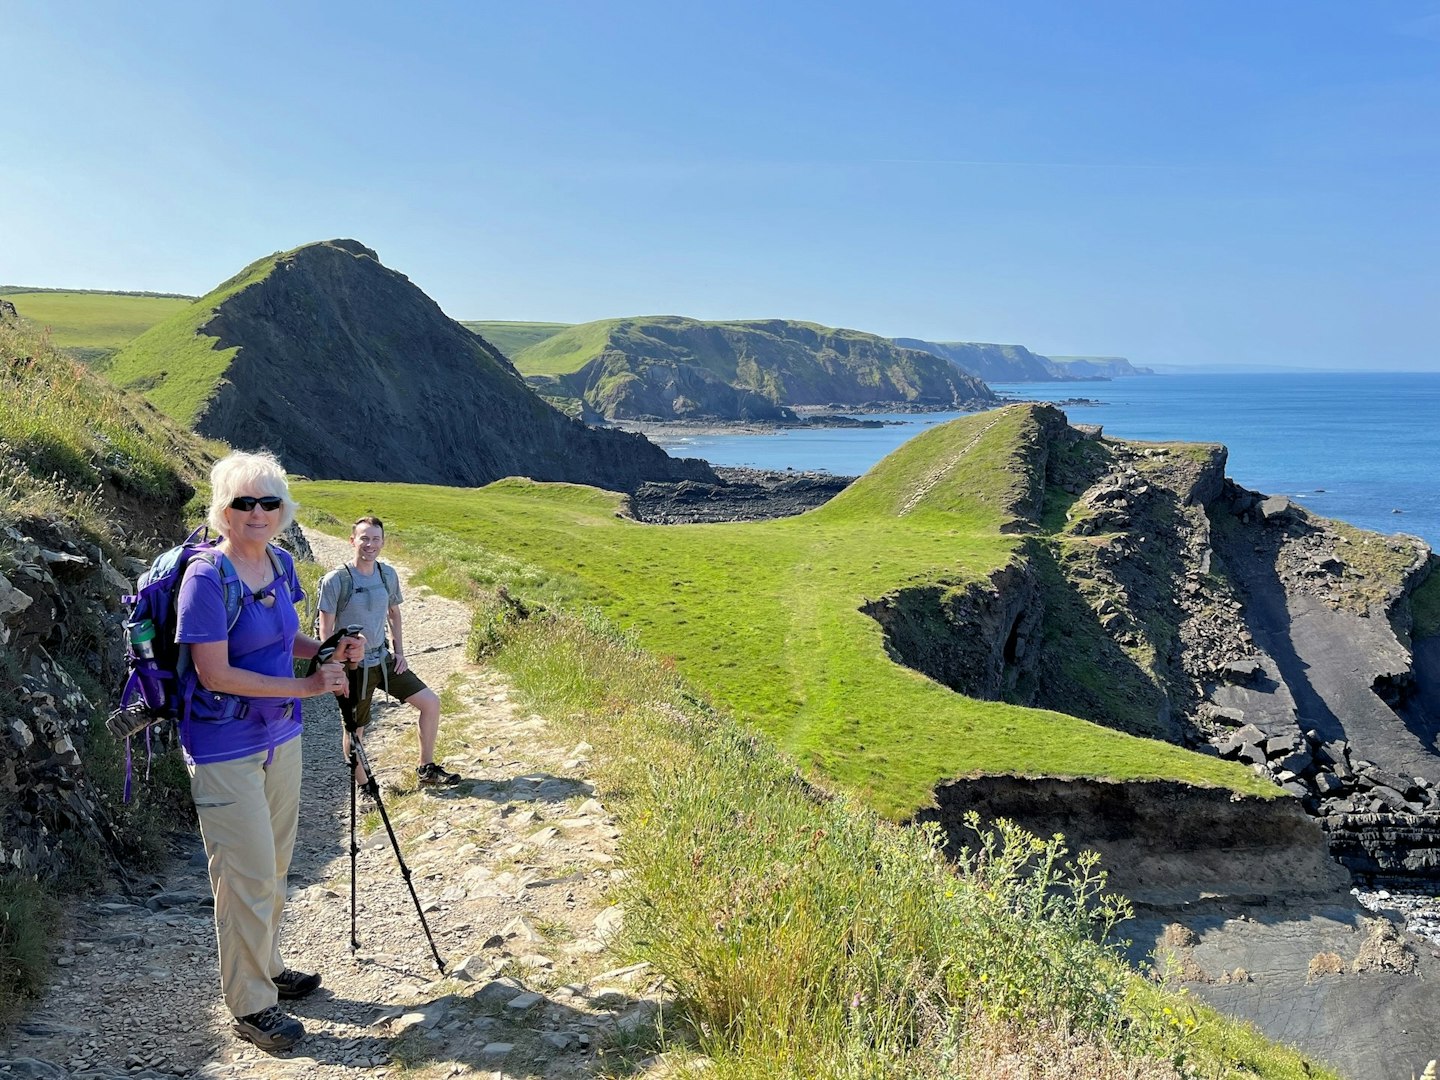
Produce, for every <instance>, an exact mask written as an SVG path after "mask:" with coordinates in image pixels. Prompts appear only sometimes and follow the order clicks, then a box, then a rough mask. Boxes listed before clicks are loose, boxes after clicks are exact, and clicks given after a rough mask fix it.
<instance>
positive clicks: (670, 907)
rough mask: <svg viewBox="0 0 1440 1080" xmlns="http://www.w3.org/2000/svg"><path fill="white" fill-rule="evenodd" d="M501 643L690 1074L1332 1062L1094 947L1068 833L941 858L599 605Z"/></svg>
mask: <svg viewBox="0 0 1440 1080" xmlns="http://www.w3.org/2000/svg"><path fill="white" fill-rule="evenodd" d="M482 619H486V620H488V616H485V615H483V614H482V615H481V616H479V617H477V623H478V622H480V621H481V620H482ZM481 636H483V638H484V639H485V640H490V641H492V642H493V638H494V629H493V626H489V625H487V628H486V630H485V633H484V634H483V635H481ZM501 636H502V637H503V641H502V642H501V644H500V646H499V648H498V649H495V650H493V657H494V662H495V663H496V664H497V666H498V667H500V668H501V669H502V670H503V671H505V673H506V674H507V675H508V676H509V678H510V679H511V680H512V682H513V684H514V686H515V688H516V690H517V692H518V693H519V694H520V695H521V696H522V697H523V698H524V699H525V700H526V702H527V705H528V706H529V707H532V708H535V709H538V710H539V711H541V712H543V713H545V714H546V715H548V716H549V717H551V720H552V723H561V724H565V725H569V726H570V727H571V728H572V730H571V731H570V732H569V733H568V734H571V735H574V736H576V737H583V738H584V739H585V740H586V741H588V742H589V743H591V745H592V746H594V747H595V748H596V751H595V757H594V762H595V764H596V765H597V767H598V769H599V774H598V775H599V779H600V781H601V783H602V786H603V788H604V789H605V791H606V797H607V801H608V805H609V806H610V809H611V810H612V812H613V813H615V814H616V816H617V818H618V820H619V821H620V824H621V826H622V829H623V832H624V840H623V842H622V845H623V846H622V855H623V858H624V861H625V866H626V868H627V870H628V877H627V878H626V880H625V882H624V883H623V885H622V886H621V889H622V895H621V896H620V899H621V901H622V902H623V903H624V904H625V907H626V913H627V914H626V930H625V939H626V942H627V948H628V950H629V952H630V954H631V957H632V958H633V959H637V960H638V959H644V960H648V961H650V962H651V963H653V964H655V965H656V967H657V968H658V970H660V971H661V972H663V973H664V975H665V976H666V978H667V979H669V980H670V981H671V983H672V984H673V985H674V987H675V988H676V990H677V992H678V995H679V998H680V1000H681V1001H682V1002H683V1005H684V1009H683V1023H684V1025H685V1027H686V1029H687V1030H686V1034H687V1035H688V1036H690V1037H692V1038H693V1039H695V1040H696V1041H698V1044H699V1046H700V1047H701V1048H702V1049H703V1051H704V1052H705V1054H706V1055H707V1056H708V1057H709V1059H710V1068H709V1070H708V1071H707V1075H711V1076H715V1077H723V1078H727V1080H728V1078H732V1077H747V1078H748V1077H762V1076H763V1077H802V1076H803V1077H916V1078H927V1077H940V1076H973V1077H980V1076H985V1077H998V1076H1006V1075H1015V1076H1019V1075H1026V1076H1037V1075H1044V1076H1061V1075H1064V1076H1067V1077H1077V1076H1078V1077H1094V1078H1097V1080H1100V1078H1119V1077H1122V1076H1127V1077H1215V1078H1229V1077H1235V1078H1239V1077H1272V1078H1276V1080H1280V1078H1285V1080H1288V1078H1291V1077H1294V1078H1297V1080H1298V1078H1300V1077H1317V1076H1330V1075H1333V1074H1329V1073H1326V1072H1325V1071H1324V1070H1323V1069H1321V1068H1319V1067H1317V1066H1315V1065H1314V1064H1313V1063H1310V1062H1306V1061H1304V1060H1303V1059H1302V1058H1301V1057H1300V1055H1298V1054H1296V1053H1294V1052H1293V1051H1290V1050H1287V1049H1284V1048H1280V1047H1276V1046H1273V1045H1271V1044H1269V1043H1267V1042H1266V1041H1265V1040H1264V1039H1262V1038H1260V1037H1258V1036H1257V1035H1256V1034H1255V1033H1254V1032H1253V1030H1252V1029H1249V1028H1247V1027H1245V1026H1243V1025H1240V1024H1237V1023H1235V1022H1233V1021H1230V1020H1227V1019H1225V1018H1223V1017H1220V1016H1219V1015H1217V1014H1215V1013H1214V1012H1212V1011H1210V1010H1207V1009H1204V1008H1197V1007H1195V1006H1193V1005H1192V1004H1191V1003H1189V1002H1188V1000H1187V999H1186V998H1185V997H1184V996H1183V995H1179V994H1175V993H1172V992H1170V991H1167V990H1165V989H1164V988H1162V987H1158V986H1155V985H1154V984H1152V983H1149V982H1147V981H1145V980H1144V979H1142V978H1141V977H1139V976H1138V975H1136V974H1134V973H1133V972H1131V971H1129V970H1127V969H1126V968H1125V966H1124V965H1123V963H1122V962H1121V961H1120V960H1119V958H1118V955H1117V954H1116V952H1115V951H1114V950H1113V949H1112V948H1111V947H1110V946H1107V945H1106V944H1104V943H1103V942H1104V941H1105V940H1106V939H1107V936H1108V934H1109V931H1110V929H1111V928H1112V927H1113V925H1114V924H1115V922H1116V921H1117V920H1119V919H1120V918H1122V917H1123V916H1124V915H1125V906H1124V904H1123V902H1121V901H1118V900H1115V899H1113V898H1110V897H1108V896H1106V895H1105V893H1104V891H1103V884H1104V882H1103V878H1102V877H1101V876H1100V875H1098V874H1097V872H1096V869H1095V866H1094V862H1093V859H1092V858H1091V857H1089V856H1079V857H1071V856H1070V855H1069V853H1068V852H1066V850H1065V848H1064V845H1063V840H1062V839H1061V838H1058V837H1056V838H1052V839H1050V840H1040V839H1038V838H1035V837H1032V836H1029V835H1028V834H1026V833H1024V832H1023V831H1021V830H1019V829H1016V828H1013V827H1011V826H1001V827H999V828H998V829H997V830H994V831H984V830H980V829H978V828H977V829H976V833H975V842H974V844H973V845H972V846H971V848H970V849H969V850H968V851H967V852H966V853H965V854H964V855H963V856H962V858H961V860H960V865H959V866H958V867H956V866H951V865H950V864H948V863H946V862H945V861H944V860H943V859H942V858H941V856H940V855H939V849H938V838H937V836H936V835H935V833H933V832H931V831H928V830H924V829H902V828H899V827H896V826H894V825H891V824H889V823H887V822H885V821H884V820H882V819H881V818H880V817H879V816H877V815H876V814H875V813H873V812H872V811H869V810H867V809H865V808H864V807H861V806H859V805H857V804H856V803H855V802H853V801H852V800H850V799H848V798H846V797H837V796H832V795H829V794H826V793H823V792H820V791H818V790H816V789H815V788H813V787H812V786H810V785H809V784H807V783H806V782H805V781H804V780H803V779H802V778H801V777H800V776H799V775H798V774H797V773H796V771H795V769H794V766H793V764H791V763H790V762H789V761H788V760H787V759H786V758H785V757H784V756H783V755H781V754H780V753H778V752H777V751H776V750H774V749H773V748H772V747H771V746H770V745H769V744H768V743H766V742H764V741H762V740H758V739H756V738H754V737H752V736H749V735H747V734H746V733H744V732H742V731H741V730H740V729H738V728H737V727H736V726H735V725H734V724H733V723H731V722H730V721H728V720H727V719H725V718H723V717H721V716H718V715H716V714H714V713H713V712H711V711H709V710H708V709H707V708H705V707H704V706H703V705H702V704H701V703H700V701H699V700H698V699H697V698H696V696H695V695H694V694H693V692H692V691H691V690H690V689H688V688H687V686H686V684H685V683H684V681H683V680H682V679H681V678H680V677H679V676H678V675H677V674H676V672H675V671H674V669H673V666H671V665H669V664H667V663H666V662H665V661H664V660H662V659H658V658H656V657H654V656H652V655H651V654H649V653H647V652H646V651H644V650H643V649H641V648H639V647H637V645H636V644H635V643H634V641H633V640H631V639H630V638H628V637H626V636H624V635H622V634H619V633H617V632H615V631H614V630H613V629H611V628H610V626H609V624H608V623H606V622H605V620H604V619H603V618H602V617H600V616H599V615H598V613H592V614H590V615H589V616H587V617H584V618H578V617H574V616H568V615H558V616H546V617H539V618H530V619H524V620H520V621H512V622H510V623H509V624H508V625H507V626H506V628H505V630H504V631H503V634H502V635H501ZM1047 1047H1048V1049H1046V1048H1047ZM1052 1054H1053V1056H1054V1060H1053V1061H1052V1062H1050V1063H1049V1064H1047V1063H1046V1062H1045V1060H1044V1059H1043V1056H1044V1055H1052ZM1037 1055H1038V1056H1037ZM1017 1057H1018V1058H1019V1059H1020V1061H1022V1062H1025V1061H1028V1062H1032V1063H1034V1064H1037V1065H1039V1066H1041V1068H1042V1071H1040V1072H1036V1071H1035V1070H1034V1068H1026V1069H1024V1070H1023V1071H1015V1067H1016V1059H1017ZM1006 1061H1008V1062H1009V1063H1010V1064H1009V1065H1005V1062H1006ZM1062 1062H1063V1063H1064V1068H1063V1069H1060V1068H1059V1066H1058V1064H1057V1063H1062ZM1051 1065H1055V1066H1056V1067H1055V1068H1050V1066H1051ZM1045 1069H1049V1071H1044V1070H1045ZM1007 1070H1009V1071H1007Z"/></svg>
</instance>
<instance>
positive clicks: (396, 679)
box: [355, 653, 429, 728]
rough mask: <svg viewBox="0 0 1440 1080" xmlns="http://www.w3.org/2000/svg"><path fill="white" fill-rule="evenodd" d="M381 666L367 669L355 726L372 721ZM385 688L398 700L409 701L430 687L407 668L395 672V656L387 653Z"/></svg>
mask: <svg viewBox="0 0 1440 1080" xmlns="http://www.w3.org/2000/svg"><path fill="white" fill-rule="evenodd" d="M380 672H381V667H380V665H379V664H376V665H375V666H374V667H368V668H366V669H365V681H364V682H362V683H361V684H360V694H359V696H358V697H357V698H356V699H355V726H356V727H357V728H359V727H364V726H365V725H366V724H368V723H369V722H370V699H371V698H372V697H374V696H375V690H376V688H377V687H379V686H380V685H381V678H380ZM384 672H385V679H384V683H385V690H386V692H387V693H388V694H389V695H390V696H391V697H393V698H394V699H395V700H396V701H409V700H410V699H411V698H412V697H414V696H415V695H416V694H418V693H420V691H421V690H426V689H429V688H428V687H427V686H426V685H425V684H424V682H422V681H421V679H420V676H418V675H416V674H415V672H413V671H411V670H410V669H409V668H406V669H405V671H404V672H403V673H402V674H396V672H395V657H394V655H393V654H391V653H386V654H385V667H384Z"/></svg>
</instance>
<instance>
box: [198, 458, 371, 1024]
mask: <svg viewBox="0 0 1440 1080" xmlns="http://www.w3.org/2000/svg"><path fill="white" fill-rule="evenodd" d="M210 485H211V502H210V514H209V524H210V527H211V529H213V530H214V531H215V532H216V533H218V534H219V535H220V536H221V537H223V539H222V541H221V542H220V544H219V545H218V551H219V552H220V553H222V554H223V555H224V560H218V559H217V560H210V559H207V558H201V557H196V558H193V559H191V561H190V563H189V564H188V566H187V567H186V569H185V576H184V579H183V581H182V583H181V586H180V589H179V594H178V598H177V601H176V633H175V638H176V640H177V641H178V642H180V643H182V644H185V645H188V646H189V648H190V659H191V663H192V665H193V669H194V673H195V676H196V678H197V679H198V685H196V686H194V688H193V694H192V697H191V701H190V705H189V712H188V715H187V716H186V717H185V718H184V720H182V722H181V724H180V742H181V745H182V746H183V747H184V750H185V763H186V767H187V769H188V770H189V773H190V790H191V794H192V796H193V798H194V800H195V808H196V811H197V812H198V814H199V818H200V833H201V836H202V837H203V838H204V841H205V854H206V856H207V858H208V862H209V869H210V885H211V888H212V889H213V890H214V892H215V929H216V936H217V938H218V939H219V949H220V987H221V991H222V993H223V994H224V997H225V1004H226V1005H227V1006H228V1007H229V1009H230V1012H231V1013H232V1014H233V1015H234V1017H235V1023H234V1031H235V1034H236V1035H238V1036H240V1038H242V1039H247V1040H249V1041H250V1042H252V1043H254V1044H255V1045H256V1046H259V1047H261V1048H262V1049H264V1050H285V1049H288V1048H289V1047H291V1046H293V1045H294V1044H295V1043H296V1041H297V1040H299V1039H300V1038H301V1037H302V1036H303V1035H304V1034H305V1027H304V1025H303V1024H301V1023H300V1021H298V1020H296V1019H295V1018H294V1017H292V1016H290V1015H289V1014H288V1013H286V1012H284V1011H283V1010H282V1009H281V1008H280V1006H279V1004H278V1002H279V1000H280V999H281V998H286V999H293V998H300V997H304V996H305V995H306V994H309V993H311V992H312V991H314V990H315V989H316V988H317V987H319V985H320V976H319V975H318V974H309V973H306V972H301V971H294V970H292V969H290V968H288V967H286V966H285V963H284V961H283V960H282V959H281V956H280V922H281V915H282V913H283V911H284V906H285V891H286V875H287V874H288V872H289V869H290V856H291V854H292V852H293V851H294V847H295V832H296V827H297V824H298V820H299V803H300V738H299V736H300V720H301V717H300V702H299V701H298V700H296V699H297V698H302V697H314V696H317V695H319V694H328V693H332V692H340V693H343V692H344V691H345V689H346V685H347V683H346V676H345V669H344V667H343V665H342V661H350V660H359V659H361V658H362V657H363V655H364V640H363V638H346V639H344V641H343V642H342V643H341V646H340V648H339V649H337V653H336V657H335V661H334V662H331V663H326V664H321V665H320V666H319V667H318V668H317V669H316V670H315V672H314V673H313V674H311V675H309V676H308V677H306V678H303V679H300V678H296V677H295V676H294V666H293V658H294V657H300V658H302V659H309V658H313V657H314V656H315V654H316V652H317V651H318V649H319V646H320V642H318V641H317V640H316V639H314V638H312V637H309V636H307V635H305V634H302V633H300V632H299V630H300V620H299V617H298V616H297V615H296V612H295V604H296V602H297V601H299V600H300V599H302V598H303V596H304V593H303V591H302V590H301V588H300V585H299V582H298V581H297V579H296V577H295V564H294V562H293V561H292V559H291V557H290V555H289V553H288V552H285V551H283V550H281V549H279V548H276V547H272V546H271V543H270V541H272V540H273V539H274V538H275V536H276V534H278V533H279V532H280V531H281V530H282V529H283V528H285V527H286V526H287V525H289V524H290V522H291V521H292V520H293V519H294V516H295V503H294V502H293V501H292V500H291V498H290V489H289V485H288V484H287V483H286V482H285V473H284V471H283V470H282V469H281V467H280V463H279V462H278V461H277V460H276V459H275V458H274V456H273V455H271V454H268V453H258V454H252V453H243V452H238V451H237V452H235V453H232V454H230V455H228V456H227V457H225V458H222V459H221V460H220V461H219V462H217V463H216V465H215V467H214V469H213V470H212V471H211V474H210ZM227 561H228V563H229V564H230V565H231V566H232V567H233V572H234V574H237V575H238V577H239V582H240V592H241V598H242V602H241V606H240V610H239V615H238V617H237V618H236V619H235V622H234V625H233V626H227V622H228V621H229V620H228V618H227V614H226V603H225V589H226V584H225V578H226V576H228V575H226V574H222V570H223V569H225V563H226V562H227ZM232 587H233V585H232Z"/></svg>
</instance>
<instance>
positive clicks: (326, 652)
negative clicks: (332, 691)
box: [310, 626, 445, 975]
mask: <svg viewBox="0 0 1440 1080" xmlns="http://www.w3.org/2000/svg"><path fill="white" fill-rule="evenodd" d="M359 633H360V627H358V626H346V627H343V628H342V629H340V630H337V631H335V633H333V634H331V635H330V636H329V637H328V638H326V639H325V640H324V641H323V642H321V644H320V648H319V649H318V650H317V651H316V653H315V659H313V660H312V661H311V662H310V664H311V670H314V668H315V667H317V666H318V665H320V664H324V663H327V662H328V661H329V660H330V659H331V658H333V657H334V655H335V650H336V649H337V648H338V647H339V645H340V639H341V638H344V637H353V636H355V635H356V634H359ZM364 678H365V675H364V671H363V669H361V670H357V669H356V668H354V667H351V668H350V670H349V673H348V679H349V690H350V693H348V694H342V695H338V697H339V704H340V720H341V722H342V723H343V724H344V725H345V730H346V731H347V732H349V733H350V756H351V759H352V761H353V762H355V763H358V764H359V765H360V766H361V767H362V768H364V770H365V776H366V781H365V786H366V789H367V790H368V791H369V792H370V797H371V798H373V799H374V800H375V809H377V810H379V811H380V820H381V821H382V822H383V823H384V825H385V832H386V833H387V834H388V835H389V837H390V847H391V848H393V849H394V851H395V861H396V862H397V863H398V864H399V866H400V876H401V877H402V878H404V879H405V887H406V888H407V889H409V890H410V899H411V900H413V901H415V914H416V915H418V916H419V917H420V929H422V930H423V931H425V940H426V941H427V942H429V943H430V953H431V955H433V956H434V957H435V966H436V967H437V968H439V970H440V974H441V975H444V974H445V961H444V960H442V959H441V958H440V950H439V949H437V948H436V947H435V937H434V935H433V934H431V933H430V924H429V923H428V922H426V921H425V910H424V908H422V907H421V906H420V897H419V895H417V894H416V892H415V883H414V882H413V881H411V879H410V878H411V875H410V867H408V866H406V865H405V857H404V856H403V855H402V854H400V840H399V838H398V837H396V835H395V829H394V827H393V826H392V825H391V824H390V815H389V814H388V813H387V812H386V810H385V802H384V800H383V799H382V798H381V797H380V784H379V781H377V780H376V779H375V773H374V771H373V770H372V769H371V768H370V759H369V758H368V757H367V756H366V754H365V746H364V744H363V743H362V742H361V741H360V736H359V730H358V729H357V727H356V725H355V700H356V697H357V696H358V693H359V689H360V684H363V682H364ZM355 787H356V785H355V769H354V766H353V765H352V766H351V769H350V948H351V951H352V952H353V951H354V950H355V949H357V948H359V946H360V942H359V940H358V938H357V936H356V933H355V856H356V855H357V854H358V852H359V850H360V848H359V845H357V844H356V843H355V796H356V792H355Z"/></svg>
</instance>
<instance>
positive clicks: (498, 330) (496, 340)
mask: <svg viewBox="0 0 1440 1080" xmlns="http://www.w3.org/2000/svg"><path fill="white" fill-rule="evenodd" d="M458 321H459V323H460V325H461V326H463V327H465V329H466V330H469V331H470V332H471V333H475V334H479V335H480V336H481V337H483V338H484V339H485V340H486V341H488V342H489V343H490V344H491V345H494V346H495V347H496V348H497V349H499V350H500V351H501V352H502V353H504V354H505V355H506V356H508V357H512V358H513V357H514V356H515V354H516V353H518V352H520V351H521V350H522V349H527V348H529V347H530V346H531V345H537V344H539V343H540V342H542V341H544V340H546V339H547V338H552V337H554V336H555V335H556V334H558V333H560V331H562V330H568V329H570V327H572V326H574V325H575V324H574V323H558V322H505V321H498V320H489V321H487V320H484V319H460V320H458Z"/></svg>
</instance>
